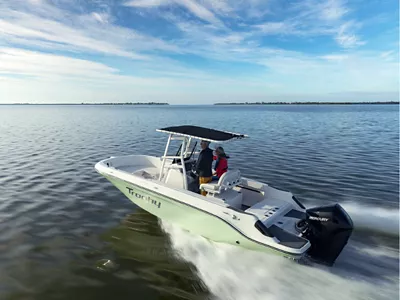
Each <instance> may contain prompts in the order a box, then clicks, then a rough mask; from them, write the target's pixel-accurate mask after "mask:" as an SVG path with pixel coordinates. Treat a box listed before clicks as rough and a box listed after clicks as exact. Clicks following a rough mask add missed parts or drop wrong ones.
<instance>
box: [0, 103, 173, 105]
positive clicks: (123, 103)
mask: <svg viewBox="0 0 400 300" xmlns="http://www.w3.org/2000/svg"><path fill="white" fill-rule="evenodd" d="M0 105H169V103H159V102H147V103H145V102H136V103H135V102H126V103H0Z"/></svg>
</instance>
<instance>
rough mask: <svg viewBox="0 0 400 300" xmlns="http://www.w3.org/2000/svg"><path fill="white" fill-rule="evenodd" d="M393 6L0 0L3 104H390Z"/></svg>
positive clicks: (393, 91)
mask: <svg viewBox="0 0 400 300" xmlns="http://www.w3.org/2000/svg"><path fill="white" fill-rule="evenodd" d="M398 10H399V7H398V1H396V0H382V1H377V0H371V1H361V0H355V1H341V0H325V1H317V0H301V1H291V0H286V1H278V0H235V1H231V0H221V1H216V0H202V1H195V0H127V1H111V0H91V1H81V0H79V1H78V0H2V1H1V2H0V103H15V102H31V103H53V102H54V103H65V102H71V103H72V102H76V103H80V102H136V101H141V102H142V101H143V102H147V101H159V102H169V103H171V104H210V103H215V102H238V101H239V102H242V101H243V102H244V101H248V102H252V101H394V100H398V94H399V73H398V72H399V51H398V49H399V22H398V20H399V15H398Z"/></svg>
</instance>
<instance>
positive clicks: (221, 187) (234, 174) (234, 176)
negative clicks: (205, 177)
mask: <svg viewBox="0 0 400 300" xmlns="http://www.w3.org/2000/svg"><path fill="white" fill-rule="evenodd" d="M240 182H241V179H240V171H239V170H228V171H227V172H225V173H224V174H222V176H221V178H220V179H219V180H218V182H217V183H212V182H210V183H203V184H201V185H200V190H204V191H206V192H207V193H210V194H221V193H223V192H224V191H226V190H228V189H232V188H233V187H234V186H236V185H238V184H240Z"/></svg>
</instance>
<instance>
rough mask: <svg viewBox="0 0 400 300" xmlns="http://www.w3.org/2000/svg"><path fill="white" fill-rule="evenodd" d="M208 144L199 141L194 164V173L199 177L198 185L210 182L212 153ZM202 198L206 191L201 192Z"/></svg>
mask: <svg viewBox="0 0 400 300" xmlns="http://www.w3.org/2000/svg"><path fill="white" fill-rule="evenodd" d="M209 145H210V142H208V141H201V142H200V147H201V149H202V150H201V151H200V154H199V157H198V158H197V162H196V169H195V170H196V173H197V176H199V185H201V184H203V183H209V182H211V180H212V163H213V151H212V150H211V149H210V148H209ZM201 194H202V195H203V196H205V195H207V192H206V191H201Z"/></svg>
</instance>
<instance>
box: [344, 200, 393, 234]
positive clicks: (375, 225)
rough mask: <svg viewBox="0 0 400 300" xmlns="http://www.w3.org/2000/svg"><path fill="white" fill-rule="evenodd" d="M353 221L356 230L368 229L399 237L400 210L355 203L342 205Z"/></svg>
mask: <svg viewBox="0 0 400 300" xmlns="http://www.w3.org/2000/svg"><path fill="white" fill-rule="evenodd" d="M341 205H342V206H343V208H344V209H345V210H346V211H347V212H348V214H349V215H350V217H351V218H352V220H353V223H354V227H355V229H357V228H366V229H370V230H372V231H377V232H381V233H385V234H390V235H397V236H398V235H399V209H397V208H394V209H388V208H383V207H375V206H368V205H363V204H358V203H354V202H345V203H343V204H341Z"/></svg>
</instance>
